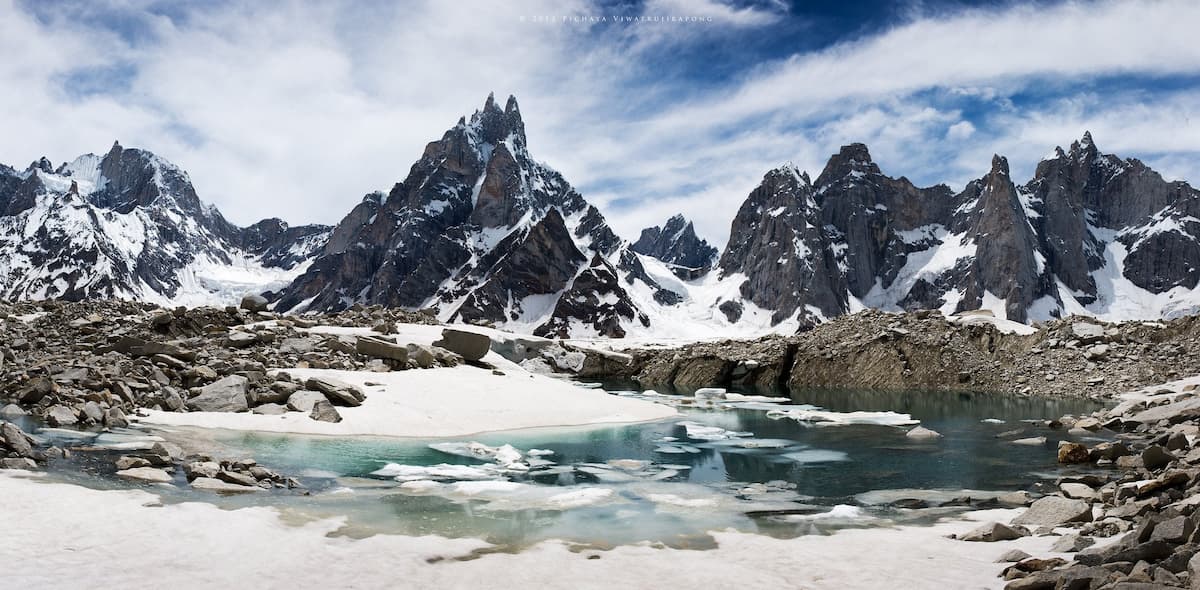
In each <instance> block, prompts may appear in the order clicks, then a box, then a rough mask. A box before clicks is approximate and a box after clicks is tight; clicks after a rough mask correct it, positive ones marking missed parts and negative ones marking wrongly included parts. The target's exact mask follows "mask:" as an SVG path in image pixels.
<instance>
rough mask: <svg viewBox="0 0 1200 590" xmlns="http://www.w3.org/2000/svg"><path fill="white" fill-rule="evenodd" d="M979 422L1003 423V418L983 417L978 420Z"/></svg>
mask: <svg viewBox="0 0 1200 590" xmlns="http://www.w3.org/2000/svg"><path fill="white" fill-rule="evenodd" d="M980 422H983V423H984V424H1004V420H1001V419H999V418H984V419H983V420H980Z"/></svg>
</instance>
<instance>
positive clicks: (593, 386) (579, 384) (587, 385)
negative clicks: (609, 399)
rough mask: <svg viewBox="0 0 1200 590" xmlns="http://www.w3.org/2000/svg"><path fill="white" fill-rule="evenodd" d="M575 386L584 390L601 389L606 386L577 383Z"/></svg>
mask: <svg viewBox="0 0 1200 590" xmlns="http://www.w3.org/2000/svg"><path fill="white" fill-rule="evenodd" d="M575 386H576V387H582V388H584V389H600V388H602V387H604V384H603V383H578V382H577V383H575Z"/></svg>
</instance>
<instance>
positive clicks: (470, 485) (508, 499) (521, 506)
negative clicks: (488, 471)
mask: <svg viewBox="0 0 1200 590" xmlns="http://www.w3.org/2000/svg"><path fill="white" fill-rule="evenodd" d="M400 491H401V492H403V493H406V494H410V495H414V496H439V497H443V498H446V499H448V500H453V501H459V502H466V501H479V502H483V505H482V506H480V508H482V509H485V510H532V509H546V510H568V509H571V508H580V507H584V506H595V505H600V504H608V503H612V502H620V501H622V500H621V498H620V496H618V495H617V494H616V493H615V492H614V491H613V490H612V489H611V488H606V487H593V486H572V487H570V488H563V487H558V486H542V485H535V484H527V483H518V482H511V481H460V482H454V483H439V482H436V481H429V480H417V481H409V482H405V483H403V484H400Z"/></svg>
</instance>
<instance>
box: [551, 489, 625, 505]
mask: <svg viewBox="0 0 1200 590" xmlns="http://www.w3.org/2000/svg"><path fill="white" fill-rule="evenodd" d="M613 494H614V492H613V491H612V490H611V489H608V488H580V489H577V490H572V491H569V492H563V493H561V494H555V495H553V496H550V497H549V498H547V499H546V503H545V506H546V507H547V508H557V509H559V510H567V509H571V508H581V507H583V506H592V505H595V504H599V503H602V502H604V501H606V500H608V499H610V498H612V497H613Z"/></svg>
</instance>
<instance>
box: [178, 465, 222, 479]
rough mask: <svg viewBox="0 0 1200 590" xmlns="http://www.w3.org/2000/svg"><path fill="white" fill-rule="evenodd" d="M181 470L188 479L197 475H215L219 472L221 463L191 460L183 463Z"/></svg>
mask: <svg viewBox="0 0 1200 590" xmlns="http://www.w3.org/2000/svg"><path fill="white" fill-rule="evenodd" d="M183 472H184V474H186V475H187V478H188V479H189V480H193V479H196V478H198V477H216V476H217V474H218V473H220V472H221V465H220V464H218V463H217V462H215V461H193V462H191V463H186V464H184V466H183Z"/></svg>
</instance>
